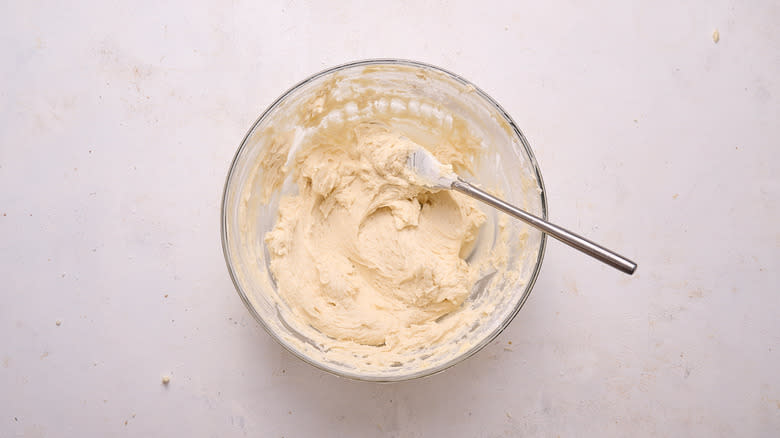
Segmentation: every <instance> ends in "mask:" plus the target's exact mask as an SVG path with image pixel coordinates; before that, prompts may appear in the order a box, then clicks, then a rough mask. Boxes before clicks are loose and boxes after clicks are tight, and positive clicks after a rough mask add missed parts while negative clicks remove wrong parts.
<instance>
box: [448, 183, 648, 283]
mask: <svg viewBox="0 0 780 438" xmlns="http://www.w3.org/2000/svg"><path fill="white" fill-rule="evenodd" d="M452 189H453V190H457V191H459V192H461V193H463V194H466V195H468V196H471V197H472V198H475V199H478V200H480V201H482V202H484V203H486V204H488V205H490V206H493V207H495V208H497V209H499V210H501V211H503V212H504V213H507V214H509V215H511V216H514V217H516V218H518V219H520V220H522V221H524V222H526V223H527V224H529V225H531V226H533V227H535V228H537V229H539V230H541V231H543V232H544V233H546V234H548V235H550V236H553V237H555V238H556V239H558V240H560V241H561V242H563V243H565V244H567V245H569V246H571V247H573V248H575V249H578V250H580V251H582V252H584V253H585V254H588V255H589V256H591V257H593V258H595V259H598V260H600V261H602V262H604V263H606V264H608V265H610V266H612V267H613V268H616V269H619V270H621V271H623V272H625V273H626V274H629V275H631V274H633V273H634V271H635V270H636V263H634V262H632V261H631V260H629V259H627V258H625V257H623V256H621V255H620V254H617V253H615V252H613V251H610V250H608V249H607V248H604V247H603V246H601V245H598V244H596V243H594V242H591V241H590V240H588V239H586V238H584V237H582V236H579V235H577V234H574V233H572V232H571V231H568V230H566V229H564V228H561V227H559V226H558V225H555V224H551V223H549V222H547V221H546V220H544V219H542V218H538V217H536V216H534V215H532V214H530V213H527V212H525V211H523V210H521V209H519V208H517V207H515V206H514V205H511V204H509V203H507V202H505V201H502V200H501V199H498V198H496V197H495V196H493V195H490V194H488V193H486V192H484V191H482V190H480V189H478V188H476V187H474V186H473V185H471V184H469V183H467V182H466V181H463V180H462V179H460V178H458V179H457V180H455V181H454V182H453V183H452Z"/></svg>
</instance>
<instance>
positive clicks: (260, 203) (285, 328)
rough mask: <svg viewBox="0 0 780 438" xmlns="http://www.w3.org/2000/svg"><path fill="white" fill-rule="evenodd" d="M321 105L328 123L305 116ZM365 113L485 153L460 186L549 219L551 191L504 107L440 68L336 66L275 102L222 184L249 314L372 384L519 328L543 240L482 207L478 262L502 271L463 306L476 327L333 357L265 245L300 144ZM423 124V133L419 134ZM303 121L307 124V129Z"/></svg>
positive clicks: (425, 371)
mask: <svg viewBox="0 0 780 438" xmlns="http://www.w3.org/2000/svg"><path fill="white" fill-rule="evenodd" d="M323 102H328V103H329V105H328V108H330V110H329V113H327V114H325V113H320V112H318V111H311V110H309V109H307V108H317V106H318V105H319V107H320V108H321V107H322V105H321V104H322V103H323ZM356 102H359V103H357V104H356ZM312 105H313V106H312ZM361 108H371V111H385V112H389V113H393V112H394V111H395V113H393V114H391V116H392V117H389V118H388V120H392V122H391V123H392V124H393V127H394V128H395V129H398V130H401V131H402V132H403V134H404V135H406V136H408V137H410V138H412V139H413V140H417V141H418V143H421V144H425V142H426V141H431V139H432V138H433V139H434V140H435V136H436V135H437V133H438V132H439V131H442V130H452V129H455V128H454V127H456V128H457V129H462V130H464V132H466V133H468V136H469V138H470V139H472V140H473V141H475V142H476V143H477V144H476V146H477V147H478V150H479V154H478V159H477V160H476V161H475V163H474V166H473V168H474V172H473V174H466V175H463V176H464V177H465V178H466V179H470V180H472V181H474V182H478V183H479V184H480V185H481V186H482V187H484V188H486V189H488V190H491V191H493V192H495V193H497V194H499V195H501V196H503V197H505V198H506V199H507V200H509V201H510V202H512V203H514V204H516V205H518V206H520V207H521V208H524V209H525V210H526V211H529V212H531V213H533V214H535V215H537V216H540V217H542V218H545V219H546V218H547V202H546V198H545V192H544V184H543V182H542V176H541V172H540V170H539V166H538V165H537V163H536V159H535V158H534V155H533V152H532V151H531V147H530V145H529V144H528V141H527V140H526V139H525V137H524V136H523V134H522V133H521V132H520V130H519V129H518V128H517V126H516V125H515V123H514V122H513V121H512V119H511V118H510V117H509V115H508V114H507V113H506V112H505V111H504V110H503V109H502V108H501V106H500V105H499V104H498V103H497V102H496V101H495V100H493V99H492V98H491V97H490V96H488V95H487V94H485V93H484V92H483V91H482V90H480V89H479V88H477V87H476V86H474V85H473V84H471V83H470V82H469V81H467V80H465V79H463V78H461V77H460V76H458V75H456V74H453V73H450V72H448V71H446V70H443V69H441V68H438V67H434V66H432V65H428V64H424V63H420V62H413V61H405V60H395V59H378V60H365V61H358V62H353V63H350V64H345V65H341V66H337V67H333V68H330V69H328V70H325V71H323V72H320V73H317V74H315V75H313V76H311V77H310V78H308V79H306V80H304V81H303V82H301V83H299V84H298V85H296V86H294V87H293V88H291V89H290V90H289V91H287V92H286V93H284V94H283V95H282V96H281V97H280V98H279V99H277V100H276V101H275V102H274V103H273V104H271V106H270V107H269V108H268V109H267V110H266V111H265V112H264V113H263V114H262V115H261V116H260V117H259V118H258V119H257V121H256V122H255V123H254V124H253V125H252V127H251V129H249V132H248V133H247V134H246V136H245V137H244V140H243V141H242V142H241V145H240V146H239V148H238V151H237V152H236V155H235V157H234V158H233V162H232V164H231V166H230V171H229V172H228V175H227V180H226V182H225V189H224V194H223V199H222V222H221V225H222V249H223V252H224V255H225V261H226V263H227V267H228V271H229V272H230V276H231V278H232V280H233V283H234V284H235V287H236V290H237V291H238V295H239V296H240V297H241V300H242V301H243V302H244V304H245V305H246V307H247V309H248V310H249V312H250V313H251V314H252V315H253V316H254V318H255V319H257V321H258V322H259V323H260V324H261V325H262V326H263V327H264V328H265V329H266V330H267V331H268V333H269V334H270V335H271V337H273V338H274V339H275V340H276V341H278V342H279V343H280V344H281V345H282V346H284V347H285V348H286V349H287V350H289V351H290V352H291V353H293V354H294V355H295V356H297V357H299V358H300V359H302V360H304V361H305V362H308V363H309V364H311V365H314V366H316V367H318V368H320V369H323V370H325V371H328V372H331V373H333V374H336V375H339V376H343V377H348V378H353V379H358V380H366V381H381V382H389V381H400V380H407V379H413V378H417V377H422V376H427V375H431V374H434V373H437V372H440V371H442V370H444V369H446V368H448V367H450V366H452V365H454V364H456V363H458V362H460V361H462V360H464V359H465V358H467V357H469V356H471V355H473V354H474V353H476V352H477V351H479V350H480V349H481V348H483V347H484V346H485V345H487V344H488V343H490V341H492V340H493V339H494V338H495V337H496V336H498V334H499V333H501V331H502V330H503V329H504V328H506V327H507V325H508V324H509V323H510V322H511V321H512V319H513V318H514V316H515V315H516V314H517V312H518V311H519V310H520V308H521V307H522V306H523V303H525V301H526V299H527V298H528V296H529V294H530V292H531V289H532V288H533V285H534V282H535V281H536V277H537V275H538V273H539V269H540V267H541V263H542V259H543V256H544V250H545V236H544V234H543V233H541V232H539V231H537V230H535V229H533V228H531V227H529V226H527V225H526V224H524V223H521V222H520V221H516V220H510V219H509V218H508V217H507V216H505V215H503V214H501V213H499V212H497V211H495V210H493V209H491V208H490V207H487V206H480V208H481V209H482V211H483V212H484V213H485V214H486V216H487V220H486V223H485V224H484V225H483V226H482V227H481V229H480V232H479V236H478V238H477V243H476V246H475V249H474V250H473V251H472V255H473V254H474V253H480V252H481V253H482V254H483V255H484V254H487V253H490V254H493V253H494V252H495V251H497V249H496V248H499V247H500V248H502V249H501V253H502V254H503V258H502V260H504V262H503V263H504V264H503V265H501V266H504V268H501V267H498V268H496V269H494V270H493V271H491V272H484V273H482V278H481V279H480V280H479V281H477V282H476V284H475V285H474V287H473V289H472V293H471V295H470V296H469V298H468V299H467V300H466V302H465V303H464V304H463V306H462V308H466V307H468V308H469V309H472V310H474V309H475V310H478V312H476V313H475V314H476V315H478V316H475V317H474V320H473V321H468V324H465V325H463V326H462V327H461V328H459V329H458V330H453V332H452V333H448V334H447V335H446V336H444V337H442V339H440V340H438V341H436V342H435V343H433V344H432V345H429V346H427V347H425V348H421V349H420V350H417V351H414V352H409V353H408V355H407V356H404V357H403V358H402V360H395V361H393V362H392V363H384V362H382V361H380V360H372V348H375V347H367V346H364V347H365V348H360V349H356V350H355V351H350V350H349V349H346V350H345V349H344V348H331V346H330V345H329V341H328V338H327V337H326V336H325V335H323V334H321V333H319V332H318V331H316V330H315V329H314V328H312V327H311V326H307V325H305V324H304V323H302V322H301V321H299V320H298V319H296V318H295V316H294V315H293V314H292V312H291V310H290V308H289V307H288V306H287V304H286V303H285V302H284V299H283V298H282V297H281V296H280V295H279V294H278V292H277V290H276V285H275V281H274V278H273V276H272V274H271V272H270V270H269V256H268V250H267V248H266V247H265V243H264V239H263V237H264V235H265V233H266V232H268V231H270V230H271V229H272V228H273V226H274V223H275V221H276V214H277V208H278V203H279V199H280V197H281V196H284V195H286V194H292V193H295V192H296V191H297V187H296V186H295V184H294V182H293V181H292V178H290V177H289V176H288V177H287V178H286V179H285V178H284V177H283V176H284V175H283V174H282V173H280V169H282V168H284V167H285V166H286V165H287V164H288V162H291V160H292V158H293V157H294V154H295V152H296V151H297V149H296V145H300V144H301V143H302V139H305V138H306V137H307V136H309V135H310V134H311V132H312V130H316V127H317V126H318V124H319V125H322V124H327V123H340V122H341V123H343V122H344V121H345V120H350V119H351V118H352V119H354V118H355V117H360V114H359V113H360V112H361V111H362V110H361ZM399 108H401V109H403V110H404V111H399ZM423 119H425V123H424V125H425V129H420V125H421V123H422V122H421V120H423ZM302 121H304V122H305V124H306V126H302V125H301V122H302ZM442 132H443V131H442ZM280 141H281V142H288V143H290V144H292V145H293V146H292V147H291V148H290V149H291V150H290V151H289V153H285V151H284V150H283V148H282V149H280V150H279V151H278V153H277V149H279V145H280ZM287 146H289V144H288V145H287ZM491 251H493V252H491ZM469 257H471V256H469ZM467 261H468V259H467ZM499 264H500V263H499ZM459 311H460V310H459ZM358 350H359V351H358Z"/></svg>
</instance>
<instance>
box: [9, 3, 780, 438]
mask: <svg viewBox="0 0 780 438" xmlns="http://www.w3.org/2000/svg"><path fill="white" fill-rule="evenodd" d="M109 3H111V4H109ZM259 3H260V2H253V1H234V2H212V3H210V4H204V5H191V4H190V3H189V2H178V3H176V2H160V3H159V4H158V2H154V4H152V2H146V4H144V3H141V4H138V3H136V2H116V3H114V2H94V4H91V5H86V4H84V5H80V6H78V5H76V4H72V3H69V2H51V3H49V4H45V3H39V2H13V3H10V2H4V4H3V6H2V7H0V10H1V11H2V14H0V17H2V18H0V36H1V38H0V50H1V51H2V53H3V61H2V63H0V75H1V76H0V77H1V78H2V84H3V86H2V89H1V90H0V104H1V105H0V242H2V243H1V244H0V278H2V285H0V436H2V437H6V436H26V437H42V436H46V437H49V436H51V437H54V436H120V435H130V436H243V435H247V436H269V437H279V436H284V437H298V436H363V437H371V436H415V437H416V436H484V437H492V436H519V435H530V436H555V435H561V436H572V435H578V436H583V435H590V436H597V435H609V436H627V435H640V436H654V435H658V436H685V435H697V436H719V435H724V436H777V434H778V430H780V372H778V370H779V369H780V322H779V321H780V274H778V273H779V272H780V229H778V224H779V223H780V206H779V205H778V204H779V203H780V176H778V175H779V174H780V146H778V141H779V140H778V139H780V123H779V122H780V112H779V111H778V110H779V109H780V33H779V32H778V30H777V23H778V22H780V4H778V3H777V2H776V1H744V2H726V1H707V2H704V1H700V2H687V3H689V4H688V5H680V4H678V3H680V2H668V1H663V2H623V1H615V2H612V3H611V4H610V5H605V4H604V3H603V2H576V3H577V4H576V5H572V4H571V3H570V2H515V1H507V2H503V3H495V4H491V5H490V6H488V5H487V4H485V3H481V4H480V5H479V6H477V5H476V4H473V3H472V2H464V3H458V2H424V3H425V5H423V6H418V5H417V3H418V2H415V1H404V2H384V3H376V4H372V5H370V6H369V5H364V4H363V2H352V3H342V4H340V5H339V6H335V3H333V4H331V3H332V2H316V3H315V2H313V3H304V2H299V1H285V2H267V3H266V4H264V5H260V4H259ZM586 3H588V4H586ZM326 4H330V5H329V6H326ZM715 29H719V31H720V41H719V42H718V43H717V44H716V43H714V42H713V39H712V34H713V31H714V30H715ZM367 57H403V58H410V59H416V60H421V61H426V62H430V63H433V64H437V65H440V66H442V67H444V68H447V69H450V70H452V71H455V72H457V73H460V74H462V75H463V76H465V77H466V78H469V79H470V80H472V81H474V82H475V83H476V84H477V85H478V86H480V87H482V88H483V89H485V90H486V91H487V92H488V93H490V94H491V95H492V96H493V97H494V98H496V99H497V100H498V101H499V102H501V103H502V104H503V105H504V107H505V108H506V109H507V110H508V111H509V113H510V114H512V116H513V117H514V119H515V120H516V122H517V123H518V125H519V126H520V128H521V129H522V130H523V131H524V132H525V134H526V135H527V136H528V138H529V140H530V142H531V144H532V146H533V147H534V149H535V151H536V154H537V158H538V159H539V162H540V165H541V168H542V171H543V174H544V177H545V181H546V184H547V189H548V193H549V203H550V211H551V218H552V219H553V220H555V221H557V222H559V223H560V224H562V225H564V226H567V227H570V228H572V229H574V230H577V231H580V232H582V233H583V234H585V235H587V236H589V237H591V238H593V239H594V240H597V241H599V242H602V243H604V244H605V245H607V246H609V247H612V248H614V249H616V250H617V251H619V252H622V253H624V254H626V255H627V256H629V257H633V258H634V259H635V260H636V261H637V262H638V263H639V270H638V272H637V274H636V275H635V276H634V277H627V276H625V275H623V274H620V273H618V272H617V271H614V270H611V269H609V268H607V267H604V266H602V265H600V264H599V263H597V262H595V261H592V260H590V259H589V258H587V257H584V256H582V255H580V254H578V253H576V252H575V251H573V250H570V249H569V248H567V247H565V246H563V245H561V244H558V243H556V242H550V245H549V247H548V252H547V257H546V260H545V263H544V267H543V269H542V273H541V277H540V279H539V282H538V284H537V286H536V288H535V290H534V292H533V294H532V295H531V298H530V299H529V300H528V302H527V303H526V305H525V307H524V308H523V310H522V311H521V312H520V314H519V315H518V317H517V318H516V319H515V321H514V322H513V323H512V325H511V326H510V327H509V328H508V329H507V330H506V331H505V332H504V333H503V334H502V335H501V336H500V337H499V338H498V340H497V342H495V343H494V344H492V345H490V346H489V347H488V348H486V349H485V350H483V351H482V352H481V353H480V354H478V355H476V356H475V357H473V358H471V359H469V360H467V361H466V362H464V363H462V364H460V365H458V366H456V367H455V368H453V369H450V370H449V371H447V372H445V373H443V374H440V375H437V376H434V377H431V378H428V379H424V380H420V381H414V382H408V383H403V384H396V385H374V384H364V383H359V382H352V381H346V380H342V379H338V378H335V377H332V376H330V375H326V374H324V373H322V372H320V371H318V370H316V369H313V368H312V367H310V366H308V365H305V364H303V363H301V362H300V361H298V360H297V359H295V358H294V357H292V356H291V355H290V354H288V353H287V352H286V351H284V350H283V349H282V348H281V347H279V346H278V345H276V344H275V343H274V342H273V341H272V340H271V338H270V337H269V336H267V335H266V334H265V333H264V332H263V330H262V328H261V327H260V326H259V325H258V324H256V323H255V322H254V321H253V320H252V319H251V318H250V317H249V315H248V313H247V312H246V310H245V309H244V308H243V307H242V304H241V302H240V301H239V299H238V297H237V296H236V294H235V292H234V290H233V285H232V284H231V282H230V280H229V278H228V275H227V272H226V269H225V266H224V262H223V259H222V253H221V248H220V241H219V231H218V229H219V214H218V206H219V201H220V196H221V189H222V184H223V179H224V176H225V174H226V172H227V169H228V165H229V162H230V159H231V158H232V155H233V153H234V151H235V148H236V147H237V146H238V143H239V142H240V140H241V138H242V136H243V134H244V132H245V131H246V129H247V128H249V126H250V125H251V123H252V122H253V121H254V119H255V118H256V117H257V116H258V115H259V113H260V112H261V111H262V110H263V109H264V108H265V107H266V106H267V105H268V104H270V103H271V102H272V101H273V99H275V98H276V97H277V96H278V95H279V94H280V93H281V92H282V91H284V90H285V89H287V88H288V87H290V86H291V85H293V84H294V83H295V82H297V81H298V80H301V79H303V78H305V77H306V76H308V75H309V74H311V73H314V72H315V71H318V70H320V69H323V68H325V67H328V66H331V65H335V64H340V63H343V62H346V61H350V60H355V59H360V58H367ZM57 320H60V321H61V325H59V326H57V325H56V324H55V323H56V321H57ZM510 342H511V345H510ZM163 375H170V376H171V382H170V384H169V385H167V386H163V385H162V384H161V377H162V376H163Z"/></svg>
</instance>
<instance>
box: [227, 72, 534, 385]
mask: <svg viewBox="0 0 780 438" xmlns="http://www.w3.org/2000/svg"><path fill="white" fill-rule="evenodd" d="M374 65H390V66H398V65H400V66H407V67H414V68H421V69H424V70H433V71H435V72H438V73H442V74H444V75H445V76H448V77H449V78H450V79H453V80H455V81H456V82H459V83H460V84H462V85H465V86H470V87H473V88H474V92H475V93H477V94H478V95H479V96H480V97H482V98H483V99H485V100H486V101H487V102H488V103H490V104H491V105H493V106H494V107H495V109H496V110H498V112H499V113H500V114H501V116H502V117H503V118H504V120H505V121H506V122H507V123H508V124H509V126H510V127H511V129H512V132H513V133H514V134H515V136H517V138H518V139H519V141H520V144H521V145H522V147H523V149H524V150H525V152H526V154H527V155H528V157H529V159H530V161H531V165H532V167H533V169H534V174H535V176H536V181H537V183H538V184H539V188H540V189H541V191H540V192H539V196H540V198H541V201H542V214H541V217H542V218H543V219H545V220H547V214H548V207H547V190H546V189H545V186H544V180H543V179H542V173H541V170H540V168H539V164H538V162H537V161H536V156H535V155H534V153H533V150H532V149H531V145H530V144H529V143H528V140H527V139H526V138H525V135H523V133H522V131H520V128H518V127H517V125H516V124H515V122H514V120H512V117H511V116H510V115H509V113H507V112H506V110H504V108H503V107H502V106H501V105H500V104H499V103H498V102H497V101H496V100H495V99H493V98H492V97H490V95H488V94H487V93H486V92H484V91H483V90H482V89H481V88H479V87H477V86H476V85H475V84H473V83H472V82H471V81H469V80H467V79H465V78H463V77H462V76H460V75H458V74H456V73H453V72H451V71H449V70H446V69H444V68H441V67H438V66H435V65H432V64H428V63H425V62H420V61H412V60H408V59H399V58H372V59H363V60H358V61H352V62H348V63H345V64H340V65H336V66H333V67H330V68H327V69H325V70H322V71H320V72H318V73H315V74H313V75H311V76H309V77H308V78H306V79H304V80H302V81H300V82H298V83H297V84H295V85H293V86H292V87H290V88H289V89H288V90H287V91H285V92H284V93H282V94H281V95H280V96H279V97H278V98H277V99H276V100H274V101H273V103H271V105H269V106H268V108H266V109H265V111H263V112H262V113H261V114H260V116H259V117H258V118H257V119H256V120H255V122H254V123H252V126H251V127H250V128H249V130H248V131H247V133H246V135H244V138H243V140H241V143H240V145H239V147H238V149H237V150H236V153H235V154H234V155H233V159H232V160H231V162H230V168H229V170H228V174H227V177H226V178H225V185H224V188H223V190H222V201H221V202H220V234H221V240H222V254H223V256H224V258H225V264H226V265H227V268H228V273H229V274H230V279H231V280H232V282H233V286H234V287H235V289H236V292H237V293H238V295H239V297H240V298H241V301H242V302H243V303H244V306H245V307H246V308H247V310H249V313H250V314H251V315H252V316H253V317H254V318H255V320H256V321H257V322H258V323H260V325H261V326H262V327H263V329H265V331H266V332H267V333H268V334H269V335H270V336H271V338H272V339H274V340H275V341H276V342H277V343H278V344H279V345H281V346H282V347H284V349H285V350H287V351H289V352H290V353H292V354H293V355H294V356H295V357H297V358H298V359H300V360H302V361H304V362H306V363H308V364H309V365H312V366H314V367H316V368H318V369H320V370H322V371H325V372H327V373H329V374H333V375H335V376H338V377H346V378H348V379H352V380H358V381H366V382H380V383H388V382H401V381H408V380H414V379H419V378H423V377H428V376H432V375H435V374H438V373H441V372H442V371H444V370H447V369H449V368H451V367H453V366H454V365H456V364H459V363H461V362H463V361H464V360H466V359H468V358H469V357H471V356H473V355H475V354H476V353H477V352H479V351H480V350H482V349H483V348H484V347H485V346H487V345H488V344H490V343H491V342H492V341H493V340H494V339H495V338H497V337H498V335H500V334H501V333H502V332H503V331H504V330H505V329H506V328H507V327H508V326H509V324H510V323H511V322H512V321H513V320H514V319H515V316H517V314H518V313H519V312H520V309H521V308H522V307H523V305H524V304H525V302H526V301H527V300H528V297H529V296H530V295H531V290H533V287H534V285H535V284H536V280H537V278H538V277H539V272H540V271H541V267H542V262H543V261H544V254H545V250H546V248H547V235H546V234H545V233H542V236H541V241H540V243H539V253H538V255H537V259H536V264H535V265H534V270H533V272H532V273H531V276H530V277H529V279H528V282H527V284H526V287H525V290H524V291H523V295H522V296H521V297H520V300H519V301H518V302H517V304H516V305H515V307H514V309H512V312H511V313H510V314H509V315H507V317H506V318H505V319H504V320H503V321H502V322H501V324H500V325H499V326H498V327H496V329H495V330H493V332H491V333H490V334H489V335H488V336H486V337H485V338H484V339H483V340H482V341H480V342H477V343H475V344H474V345H472V346H471V347H470V348H469V349H468V350H467V351H466V352H464V353H462V354H461V355H459V356H456V357H455V358H453V359H451V360H449V361H447V362H445V363H442V364H439V365H436V366H434V367H431V368H426V369H423V370H420V371H416V372H414V373H411V374H408V375H402V376H382V375H366V374H361V373H358V372H354V373H353V372H346V371H343V370H339V369H335V368H330V367H328V366H326V365H325V364H322V363H319V362H316V361H314V360H312V359H311V358H309V357H307V356H306V355H304V354H303V353H302V352H299V351H298V350H297V349H295V348H293V346H292V345H289V344H288V343H287V342H285V341H284V340H283V339H282V338H281V337H280V336H279V335H277V334H276V333H275V332H274V331H273V330H272V329H271V328H270V327H269V326H268V325H267V324H266V322H265V320H264V319H263V317H262V316H260V314H259V313H258V312H257V310H255V308H254V306H253V305H252V303H251V301H250V300H249V298H248V296H247V295H246V293H245V292H244V291H243V289H242V288H241V285H240V284H239V282H238V279H237V276H236V272H235V270H234V268H233V264H232V263H231V257H230V248H229V246H228V235H227V198H228V188H229V187H230V182H231V180H232V177H233V173H234V171H235V168H236V164H237V162H238V158H239V156H240V155H241V153H242V152H243V151H244V148H246V147H247V142H248V140H249V138H250V137H251V135H252V133H253V132H254V131H255V128H257V126H258V125H259V124H260V123H261V122H262V121H263V120H265V118H266V117H268V115H269V114H270V113H271V112H272V111H273V110H274V109H276V107H277V106H279V104H280V103H281V102H282V101H283V100H284V99H285V98H287V97H288V96H289V95H290V94H291V93H293V92H294V91H296V90H298V89H299V88H301V87H303V86H304V85H306V84H308V83H310V82H312V81H315V80H317V79H319V78H321V77H323V76H326V75H329V74H332V73H336V72H338V71H342V70H346V69H350V68H355V67H366V66H374Z"/></svg>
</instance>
